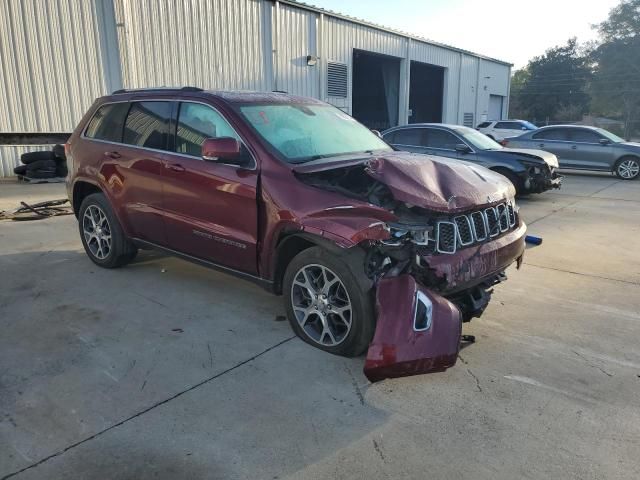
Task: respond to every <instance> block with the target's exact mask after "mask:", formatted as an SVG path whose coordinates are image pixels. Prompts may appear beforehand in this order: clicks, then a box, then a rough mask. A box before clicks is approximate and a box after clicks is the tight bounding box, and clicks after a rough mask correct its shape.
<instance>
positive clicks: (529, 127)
mask: <svg viewBox="0 0 640 480" xmlns="http://www.w3.org/2000/svg"><path fill="white" fill-rule="evenodd" d="M522 126H524V127H526V128H527V130H537V129H538V127H536V126H535V125H534V124H533V123H531V122H527V121H523V122H522Z"/></svg>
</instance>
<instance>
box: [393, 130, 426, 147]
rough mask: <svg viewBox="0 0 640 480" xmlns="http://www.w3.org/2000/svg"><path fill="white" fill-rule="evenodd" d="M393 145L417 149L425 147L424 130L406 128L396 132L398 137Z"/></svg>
mask: <svg viewBox="0 0 640 480" xmlns="http://www.w3.org/2000/svg"><path fill="white" fill-rule="evenodd" d="M393 143H395V144H397V145H409V146H416V147H419V146H421V145H424V142H423V141H422V129H421V128H405V129H402V130H396V136H395V140H394V142H393Z"/></svg>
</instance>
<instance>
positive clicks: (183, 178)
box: [163, 101, 258, 274]
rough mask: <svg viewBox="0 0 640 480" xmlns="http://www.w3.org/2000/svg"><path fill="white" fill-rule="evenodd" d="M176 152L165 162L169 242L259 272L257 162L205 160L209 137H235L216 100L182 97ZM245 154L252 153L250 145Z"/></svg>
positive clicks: (194, 254) (203, 256) (199, 255)
mask: <svg viewBox="0 0 640 480" xmlns="http://www.w3.org/2000/svg"><path fill="white" fill-rule="evenodd" d="M173 132H174V138H175V141H174V142H173V143H174V145H173V152H171V153H170V154H168V155H167V157H166V161H165V163H164V168H163V181H164V197H163V208H164V210H165V222H166V231H167V240H168V244H169V247H170V248H172V249H174V250H176V251H178V252H180V253H183V254H187V255H190V256H192V257H196V258H199V259H202V260H206V261H210V262H213V263H216V264H219V265H224V266H226V267H230V268H232V269H235V270H239V271H242V272H246V273H250V274H255V273H256V272H257V252H256V248H257V242H258V209H257V193H256V191H257V179H258V173H257V172H258V171H257V163H256V161H255V159H254V158H253V157H252V158H251V163H252V166H251V168H239V167H237V166H234V165H225V164H223V163H218V162H212V161H205V160H203V159H202V152H201V147H202V143H203V142H204V140H205V139H207V138H216V137H234V138H236V139H238V140H240V141H241V142H242V141H243V139H242V138H241V137H240V136H239V135H238V134H237V133H236V131H235V130H234V128H233V127H232V126H231V125H230V123H229V122H228V121H227V119H226V118H225V117H224V116H223V114H222V113H221V112H220V111H218V110H217V109H216V108H214V107H213V106H211V105H208V104H204V103H197V102H191V101H183V102H180V103H179V105H178V109H177V115H176V121H175V128H173ZM243 148H244V150H245V152H244V154H245V155H248V156H251V153H250V152H249V150H248V149H246V147H243Z"/></svg>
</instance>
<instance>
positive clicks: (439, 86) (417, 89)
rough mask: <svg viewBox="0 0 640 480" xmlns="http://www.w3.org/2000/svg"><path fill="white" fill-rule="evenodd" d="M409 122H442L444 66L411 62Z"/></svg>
mask: <svg viewBox="0 0 640 480" xmlns="http://www.w3.org/2000/svg"><path fill="white" fill-rule="evenodd" d="M410 77H411V78H410V83H409V123H424V122H436V123H439V122H442V99H443V97H444V68H442V67H436V66H435V65H429V64H428V63H422V62H414V61H412V62H411V75H410Z"/></svg>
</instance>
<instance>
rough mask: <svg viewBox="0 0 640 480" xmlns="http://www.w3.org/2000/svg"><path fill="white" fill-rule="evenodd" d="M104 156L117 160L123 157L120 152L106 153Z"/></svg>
mask: <svg viewBox="0 0 640 480" xmlns="http://www.w3.org/2000/svg"><path fill="white" fill-rule="evenodd" d="M104 156H105V157H107V158H113V159H114V160H115V159H116V158H120V157H121V156H122V155H120V154H119V153H118V152H104Z"/></svg>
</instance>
